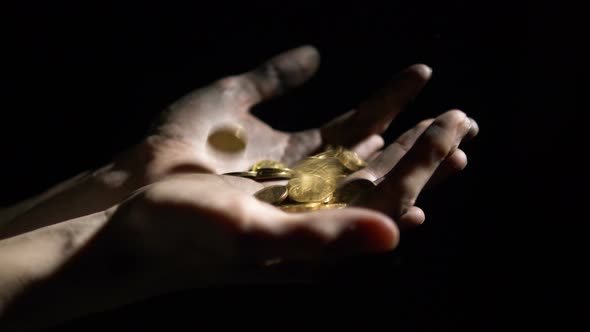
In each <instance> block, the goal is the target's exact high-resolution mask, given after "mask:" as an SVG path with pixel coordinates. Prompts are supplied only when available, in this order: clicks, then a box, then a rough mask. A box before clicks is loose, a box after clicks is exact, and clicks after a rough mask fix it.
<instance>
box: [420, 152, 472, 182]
mask: <svg viewBox="0 0 590 332" xmlns="http://www.w3.org/2000/svg"><path fill="white" fill-rule="evenodd" d="M465 167H467V155H466V154H465V152H464V151H463V150H461V149H457V150H455V152H453V154H451V155H450V156H449V157H448V158H447V159H445V160H444V161H443V162H442V163H441V164H440V166H439V167H438V168H437V169H436V172H434V174H433V175H432V177H431V178H430V180H428V183H426V186H425V188H426V189H430V188H432V187H435V186H437V185H438V184H440V183H442V182H444V181H445V180H446V179H448V178H449V177H451V176H452V175H453V174H456V173H458V172H460V171H462V170H463V169H465Z"/></svg>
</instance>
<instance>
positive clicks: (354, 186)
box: [332, 179, 375, 204]
mask: <svg viewBox="0 0 590 332" xmlns="http://www.w3.org/2000/svg"><path fill="white" fill-rule="evenodd" d="M374 189H375V184H374V183H373V181H369V180H367V179H355V180H352V181H350V182H348V183H345V184H343V185H342V186H340V187H338V188H337V189H336V191H335V192H334V200H332V202H336V203H346V204H359V203H362V201H363V200H364V199H365V198H366V196H367V195H368V194H369V193H370V192H371V191H372V190H374Z"/></svg>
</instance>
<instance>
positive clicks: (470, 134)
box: [463, 118, 479, 142]
mask: <svg viewBox="0 0 590 332" xmlns="http://www.w3.org/2000/svg"><path fill="white" fill-rule="evenodd" d="M469 121H471V127H470V128H469V131H468V132H467V134H466V135H465V137H463V142H467V141H470V140H472V139H473V138H474V137H475V136H477V134H479V124H477V121H475V120H474V119H472V118H469Z"/></svg>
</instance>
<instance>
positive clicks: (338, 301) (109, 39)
mask: <svg viewBox="0 0 590 332" xmlns="http://www.w3.org/2000/svg"><path fill="white" fill-rule="evenodd" d="M3 14H4V15H5V16H6V17H5V19H4V20H2V22H3V23H2V24H3V25H4V29H3V34H5V36H4V37H3V41H2V56H3V58H4V59H5V60H3V61H2V74H1V75H0V80H1V81H2V86H3V88H2V90H1V101H2V104H1V109H2V115H3V116H2V124H3V126H2V129H3V130H2V131H1V133H0V148H1V149H2V150H1V151H2V154H1V156H2V172H1V173H0V177H1V179H0V180H1V181H2V182H1V183H2V186H3V188H2V190H1V193H0V195H1V196H0V198H1V199H0V202H1V203H3V204H10V203H13V202H16V201H18V200H20V199H23V198H26V197H28V196H31V195H33V194H36V193H39V192H41V191H42V190H44V189H46V188H48V187H49V186H51V185H52V184H55V183H57V182H59V181H62V180H65V179H67V178H68V177H71V176H73V175H75V174H76V173H78V172H81V171H83V170H87V169H91V168H95V167H97V166H99V165H102V164H104V163H106V162H108V161H109V159H110V158H111V157H112V155H113V154H115V153H117V152H119V151H122V150H124V149H125V148H126V147H128V146H130V145H131V144H133V143H135V142H137V141H138V140H140V139H141V137H142V135H144V133H145V131H146V129H147V127H148V125H149V123H150V121H151V120H152V118H153V117H154V116H155V115H157V114H158V112H159V111H160V110H161V109H162V108H164V107H165V106H166V105H167V104H169V103H170V102H172V101H174V100H175V99H177V98H178V97H180V96H182V95H183V94H185V93H186V92H188V91H190V90H192V89H194V88H196V87H200V86H203V85H206V84H208V83H210V82H211V81H213V80H215V79H217V78H219V77H222V76H225V75H229V74H235V73H239V72H242V71H245V70H248V69H249V68H251V67H253V66H255V65H257V64H259V63H260V62H261V61H263V60H264V59H266V58H268V57H270V56H272V55H274V54H276V53H279V52H281V51H283V50H286V49H288V48H291V47H296V46H299V45H302V44H312V45H315V46H316V47H317V48H318V49H319V51H320V52H321V54H322V65H321V67H320V71H319V72H318V74H317V76H316V77H315V78H314V79H312V80H311V81H310V82H309V83H308V84H306V85H305V87H304V88H301V89H298V90H296V91H293V92H292V93H290V94H289V95H288V96H285V97H282V98H280V99H277V100H273V101H271V102H269V103H266V104H264V105H261V106H260V107H258V108H257V109H256V110H255V112H257V113H256V114H258V115H259V116H260V117H261V118H263V119H265V120H267V121H268V122H269V123H271V124H272V125H273V126H275V127H277V128H279V129H284V130H297V129H303V128H307V127H311V126H317V125H320V124H322V123H323V122H325V121H327V120H328V119H330V118H331V117H333V116H335V115H336V114H339V113H341V112H344V111H346V110H348V109H350V108H352V107H354V106H355V104H356V103H357V102H359V101H360V100H362V99H363V98H364V97H366V96H368V95H369V94H370V93H371V91H373V90H375V89H376V88H378V87H379V86H381V85H383V84H384V83H385V82H387V80H388V79H390V78H391V77H392V76H393V75H394V74H395V73H396V72H398V71H399V70H401V69H402V68H404V67H405V66H407V65H410V64H413V63H426V64H428V65H430V66H431V67H432V68H433V69H434V75H433V78H432V80H431V82H430V83H429V85H428V86H427V88H426V89H425V90H424V92H423V94H422V95H421V96H420V97H419V98H418V99H417V100H416V102H415V103H414V104H413V105H412V106H411V107H410V108H409V109H408V110H407V111H406V112H404V113H403V114H402V115H401V116H400V117H399V118H398V120H396V121H395V123H394V124H393V125H392V127H391V128H390V130H389V131H388V132H387V134H386V138H387V140H389V141H391V139H393V138H394V137H395V136H396V135H398V134H399V133H400V132H402V131H403V130H404V129H407V128H408V127H409V126H411V125H412V124H414V123H416V122H418V121H419V120H421V119H423V118H426V117H430V116H435V115H436V114H439V113H441V112H443V111H445V110H448V109H450V108H459V109H462V110H464V111H465V112H467V113H468V114H469V115H470V116H472V117H473V118H475V119H477V120H478V122H479V124H480V127H481V133H480V135H479V136H478V137H477V139H475V140H474V141H473V142H471V143H469V144H467V145H466V146H465V150H466V151H467V153H468V156H469V161H470V163H469V166H468V167H467V169H466V170H465V171H464V172H463V173H462V174H461V175H459V176H456V177H455V178H453V180H452V181H449V182H447V183H446V184H444V185H442V186H441V187H440V188H437V189H436V190H433V191H432V192H428V193H425V194H424V195H423V196H422V197H421V199H420V201H421V204H422V206H423V207H424V209H425V210H426V213H427V221H426V224H425V225H423V226H422V227H420V228H419V229H417V230H415V231H410V232H407V233H404V234H403V237H402V242H401V246H400V247H399V249H398V250H397V252H395V253H394V254H389V255H383V256H377V257H370V258H366V259H363V260H360V259H359V260H352V261H348V262H344V263H341V264H338V265H337V266H334V267H333V268H331V269H330V271H328V272H327V273H326V274H321V275H317V276H316V278H317V281H316V282H314V283H311V284H303V285H286V286H285V285H282V286H272V285H262V286H255V287H235V288H224V289H208V290H195V291H191V292H185V293H182V294H172V295H169V296H164V297H162V298H158V299H152V300H149V301H146V302H143V303H140V304H135V305H131V306H128V307H126V308H123V309H120V310H116V311H112V312H107V313H103V314H97V315H93V316H91V317H88V318H84V319H81V320H78V321H75V322H71V323H69V324H66V325H65V326H64V327H63V328H65V327H69V328H72V329H78V328H84V327H86V328H87V327H88V326H89V325H88V324H92V325H90V326H92V327H96V328H111V327H119V326H125V327H134V328H145V327H153V326H157V327H165V326H167V327H172V328H173V329H174V328H179V327H192V326H199V325H200V324H202V323H203V322H207V323H215V324H218V325H220V326H230V324H233V323H235V322H239V323H241V324H243V326H257V327H260V326H265V325H268V326H277V325H275V324H277V323H278V324H286V325H291V324H302V326H305V325H304V323H306V322H309V321H310V319H311V318H314V319H317V318H320V319H321V320H322V321H325V322H327V321H332V320H333V321H334V322H340V323H342V322H344V323H345V324H349V323H351V322H362V323H363V324H372V323H378V324H385V326H386V328H388V329H389V328H392V329H397V330H399V329H402V330H478V331H479V330H498V329H502V330H505V329H506V328H508V327H511V326H514V325H512V324H513V323H510V324H509V323H508V322H509V320H511V319H513V318H517V321H516V322H518V323H519V324H524V326H525V327H531V326H532V325H535V326H536V325H539V326H545V325H547V324H557V326H560V327H563V324H567V323H571V322H572V320H570V314H572V313H575V312H576V311H578V310H580V311H581V309H579V307H577V305H576V303H577V302H572V301H571V298H572V297H576V296H577V293H578V289H577V287H578V284H577V283H576V282H574V281H575V280H577V278H578V277H577V273H576V266H578V265H579V263H580V261H579V259H581V258H579V257H580V256H579V252H580V251H579V249H581V248H580V247H581V246H579V244H580V243H581V242H580V241H579V240H581V237H578V236H576V234H578V235H579V234H580V233H578V232H575V231H573V230H572V229H573V227H572V226H574V223H575V221H576V220H579V219H580V217H579V216H578V215H577V214H576V213H575V212H574V210H575V209H576V208H577V207H578V206H579V205H578V204H577V202H576V201H575V198H576V197H580V196H583V193H581V194H578V193H577V192H578V191H576V190H575V189H576V188H579V187H581V184H580V181H581V179H582V178H583V177H584V176H583V174H584V172H585V169H584V166H583V165H584V164H583V163H577V162H575V160H574V158H572V157H573V156H575V152H576V151H581V150H582V151H583V150H584V149H585V148H584V145H585V142H584V140H582V139H581V138H580V137H581V136H582V135H578V134H577V133H578V131H577V127H578V125H579V124H581V123H582V118H581V112H580V109H581V106H580V105H579V100H580V98H581V88H579V84H578V80H580V79H581V76H582V75H581V72H582V70H583V67H584V65H585V64H584V63H583V61H585V60H584V59H585V58H584V57H583V56H582V54H581V51H582V46H581V45H583V44H584V43H585V41H587V35H586V33H585V30H583V29H582V23H581V22H582V19H581V18H582V16H583V15H582V12H581V11H580V10H579V9H578V8H570V7H568V6H567V5H565V4H562V5H556V4H553V3H550V2H534V3H531V4H527V3H524V2H521V3H518V2H514V1H513V2H511V3H507V4H505V3H502V2H495V3H493V4H484V3H482V2H476V1H381V2H377V1H362V2H350V3H348V2H343V3H338V2H333V3H329V2H327V1H326V2H319V1H315V2H299V1H298V2H281V1H274V2H260V1H258V2H239V3H228V2H199V1H193V2H184V3H181V2H172V1H166V2H153V1H141V2H140V1H137V2H129V1H128V2H107V1H101V2H85V1H52V2H42V1H38V2H21V3H19V5H17V6H11V7H9V8H5V10H3ZM58 300H59V299H56V301H58ZM572 303H574V305H571V304H572ZM565 313H567V314H565ZM217 314H220V315H222V316H225V317H226V318H225V319H221V320H219V319H217V318H213V317H217ZM562 314H565V315H562ZM281 326H282V325H281Z"/></svg>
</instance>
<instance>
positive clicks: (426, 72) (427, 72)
mask: <svg viewBox="0 0 590 332" xmlns="http://www.w3.org/2000/svg"><path fill="white" fill-rule="evenodd" d="M408 69H409V70H411V71H413V72H415V73H416V74H417V75H418V76H419V77H420V78H421V79H423V80H425V81H426V80H429V79H430V77H432V68H431V67H429V66H428V65H425V64H423V63H418V64H414V65H412V66H410V67H409V68H408Z"/></svg>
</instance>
